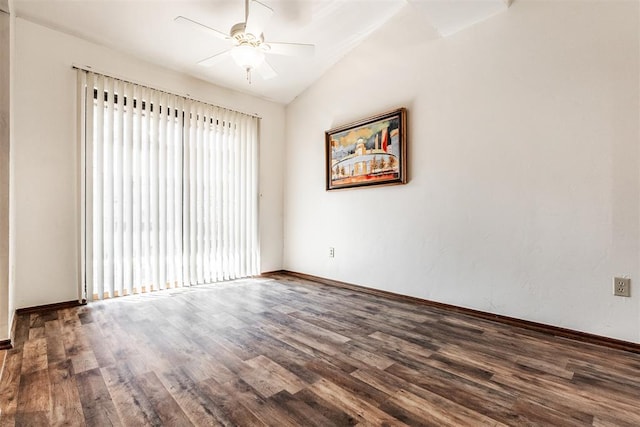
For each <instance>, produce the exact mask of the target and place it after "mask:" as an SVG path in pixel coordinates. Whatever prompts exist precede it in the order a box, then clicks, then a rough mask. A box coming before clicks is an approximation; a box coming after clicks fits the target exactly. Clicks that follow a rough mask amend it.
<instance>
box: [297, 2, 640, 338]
mask: <svg viewBox="0 0 640 427" xmlns="http://www.w3.org/2000/svg"><path fill="white" fill-rule="evenodd" d="M638 16H639V10H638V2H625V1H622V2H620V1H607V2H604V1H603V2H557V1H528V0H518V1H516V2H514V3H513V5H512V6H511V8H510V9H509V10H508V11H507V12H505V13H502V14H500V15H497V16H495V17H494V18H492V19H490V20H487V21H485V22H483V23H481V24H478V25H476V26H473V27H471V28H469V29H467V30H465V31H462V32H459V33H457V34H455V35H453V36H450V37H448V38H445V39H437V40H430V38H431V33H429V32H428V31H427V30H426V29H425V27H426V25H425V22H426V21H424V20H423V19H422V18H421V17H420V15H419V14H418V13H416V12H415V11H414V10H413V9H412V6H411V5H407V6H406V7H405V9H404V10H403V11H401V12H400V13H399V15H397V16H396V17H394V18H393V19H392V21H391V22H390V23H389V24H388V25H387V26H386V27H384V28H383V29H382V30H380V31H379V32H378V33H376V34H375V35H374V36H373V37H372V38H371V39H370V40H368V41H367V42H365V43H364V44H363V45H361V46H360V47H359V48H358V49H357V50H356V51H355V52H353V53H352V54H350V55H348V56H347V57H346V58H344V59H343V60H342V61H341V62H340V63H339V64H338V65H337V66H335V67H334V68H332V69H331V70H330V71H329V72H328V73H327V74H326V75H325V76H324V77H323V78H322V79H321V80H320V81H318V82H317V83H316V84H314V85H313V86H312V87H311V88H310V89H308V90H307V91H306V92H305V93H304V94H303V95H301V96H300V97H298V99H296V100H295V101H294V102H293V103H291V104H290V105H289V106H288V107H287V116H286V120H287V133H286V141H287V142H286V143H287V159H286V164H287V170H286V175H285V256H284V267H285V268H286V269H288V270H292V271H298V272H304V273H308V274H313V275H318V276H323V277H327V278H331V279H337V280H341V281H346V282H350V283H355V284H359V285H363V286H368V287H371V288H376V289H382V290H387V291H392V292H396V293H400V294H406V295H411V296H416V297H420V298H425V299H429V300H434V301H440V302H444V303H449V304H454V305H458V306H463V307H470V308H474V309H478V310H483V311H487V312H491V313H498V314H502V315H507V316H513V317H517V318H521V319H526V320H531V321H536V322H542V323H546V324H551V325H556V326H560V327H566V328H571V329H574V330H580V331H585V332H590V333H594V334H598V335H603V336H608V337H613V338H618V339H623V340H628V341H632V342H640V303H639V302H640V271H639V265H638V262H639V259H638V255H639V246H640V236H639V227H640V214H639V203H640V199H639V195H640V179H639V175H638V170H639V168H638V167H639V166H640V165H639V162H638V159H639V152H638V142H639V117H640V109H639V99H640V97H639V82H638V79H639V75H640V74H639V73H640V68H639V65H640V64H639V47H640V46H639V41H638V40H639V22H638ZM399 106H406V107H407V108H408V110H409V166H410V169H409V177H410V180H409V183H408V184H407V185H404V186H392V187H382V188H364V189H355V190H343V191H337V192H336V191H334V192H325V190H324V187H325V183H324V180H325V172H324V161H325V159H324V131H325V130H327V129H330V128H332V127H336V126H338V125H342V124H345V123H348V122H350V121H354V120H356V119H359V118H363V117H366V116H368V115H373V114H376V113H380V112H383V111H386V110H389V109H392V108H395V107H399ZM329 246H333V247H335V251H336V252H335V254H336V255H335V258H334V259H330V258H328V247H329ZM614 275H629V276H630V277H631V278H632V297H631V298H620V297H614V296H613V295H612V277H613V276H614Z"/></svg>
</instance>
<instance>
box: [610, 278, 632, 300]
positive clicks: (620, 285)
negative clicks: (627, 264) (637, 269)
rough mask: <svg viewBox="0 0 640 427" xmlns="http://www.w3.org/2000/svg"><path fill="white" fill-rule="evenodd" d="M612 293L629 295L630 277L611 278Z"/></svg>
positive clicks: (622, 295) (620, 295)
mask: <svg viewBox="0 0 640 427" xmlns="http://www.w3.org/2000/svg"><path fill="white" fill-rule="evenodd" d="M613 294H614V295H616V296H619V297H630V296H631V279H629V278H627V277H614V278H613Z"/></svg>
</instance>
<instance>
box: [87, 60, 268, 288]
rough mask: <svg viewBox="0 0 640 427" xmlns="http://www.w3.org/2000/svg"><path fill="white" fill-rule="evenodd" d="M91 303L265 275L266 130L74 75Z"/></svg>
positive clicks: (252, 121) (244, 119) (212, 110)
mask: <svg viewBox="0 0 640 427" xmlns="http://www.w3.org/2000/svg"><path fill="white" fill-rule="evenodd" d="M78 90H79V103H80V106H79V112H80V122H81V123H82V125H83V126H81V134H82V135H81V140H82V141H81V144H82V148H83V150H82V151H83V159H84V183H83V184H84V185H83V188H84V195H83V196H84V197H83V200H84V206H83V232H82V234H83V235H84V239H83V242H82V243H83V244H84V248H83V253H84V261H83V264H84V272H83V274H82V275H83V278H84V292H85V293H86V295H85V296H84V298H86V299H89V300H91V299H102V298H110V297H114V296H120V295H127V294H132V293H141V292H150V291H154V290H160V289H166V288H173V287H181V286H191V285H195V284H203V283H211V282H216V281H220V280H229V279H235V278H239V277H246V276H250V275H254V274H257V273H258V271H259V244H258V243H259V242H258V119H257V118H256V117H253V116H249V115H246V114H243V113H239V112H235V111H231V110H228V109H224V108H221V107H216V106H213V105H209V104H205V103H202V102H198V101H195V100H192V99H188V98H184V97H181V96H177V95H173V94H169V93H166V92H162V91H158V90H155V89H151V88H148V87H144V86H141V85H137V84H134V83H130V82H125V81H122V80H119V79H115V78H111V77H107V76H104V75H101V74H97V73H92V72H87V71H84V70H78Z"/></svg>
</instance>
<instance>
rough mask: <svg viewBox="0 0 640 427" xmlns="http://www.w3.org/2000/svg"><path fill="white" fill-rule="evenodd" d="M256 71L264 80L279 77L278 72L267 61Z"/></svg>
mask: <svg viewBox="0 0 640 427" xmlns="http://www.w3.org/2000/svg"><path fill="white" fill-rule="evenodd" d="M256 71H257V72H258V74H260V76H261V77H262V78H263V79H264V80H269V79H272V78H274V77H276V76H277V75H278V73H276V70H274V69H273V67H272V66H271V65H269V63H268V62H267V61H262V64H260V65H259V66H258V68H257V69H256Z"/></svg>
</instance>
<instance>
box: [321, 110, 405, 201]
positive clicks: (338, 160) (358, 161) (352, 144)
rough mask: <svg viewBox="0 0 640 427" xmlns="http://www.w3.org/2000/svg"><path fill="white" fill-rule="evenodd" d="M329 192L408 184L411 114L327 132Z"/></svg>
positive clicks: (378, 118)
mask: <svg viewBox="0 0 640 427" xmlns="http://www.w3.org/2000/svg"><path fill="white" fill-rule="evenodd" d="M325 152H326V184H327V191H329V190H337V189H342V188H353V187H364V186H374V185H392V184H406V182H407V110H406V108H398V109H396V110H393V111H389V112H386V113H382V114H378V115H376V116H373V117H368V118H366V119H362V120H358V121H357V122H353V123H349V124H347V125H344V126H340V127H337V128H335V129H331V130H328V131H326V132H325Z"/></svg>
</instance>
